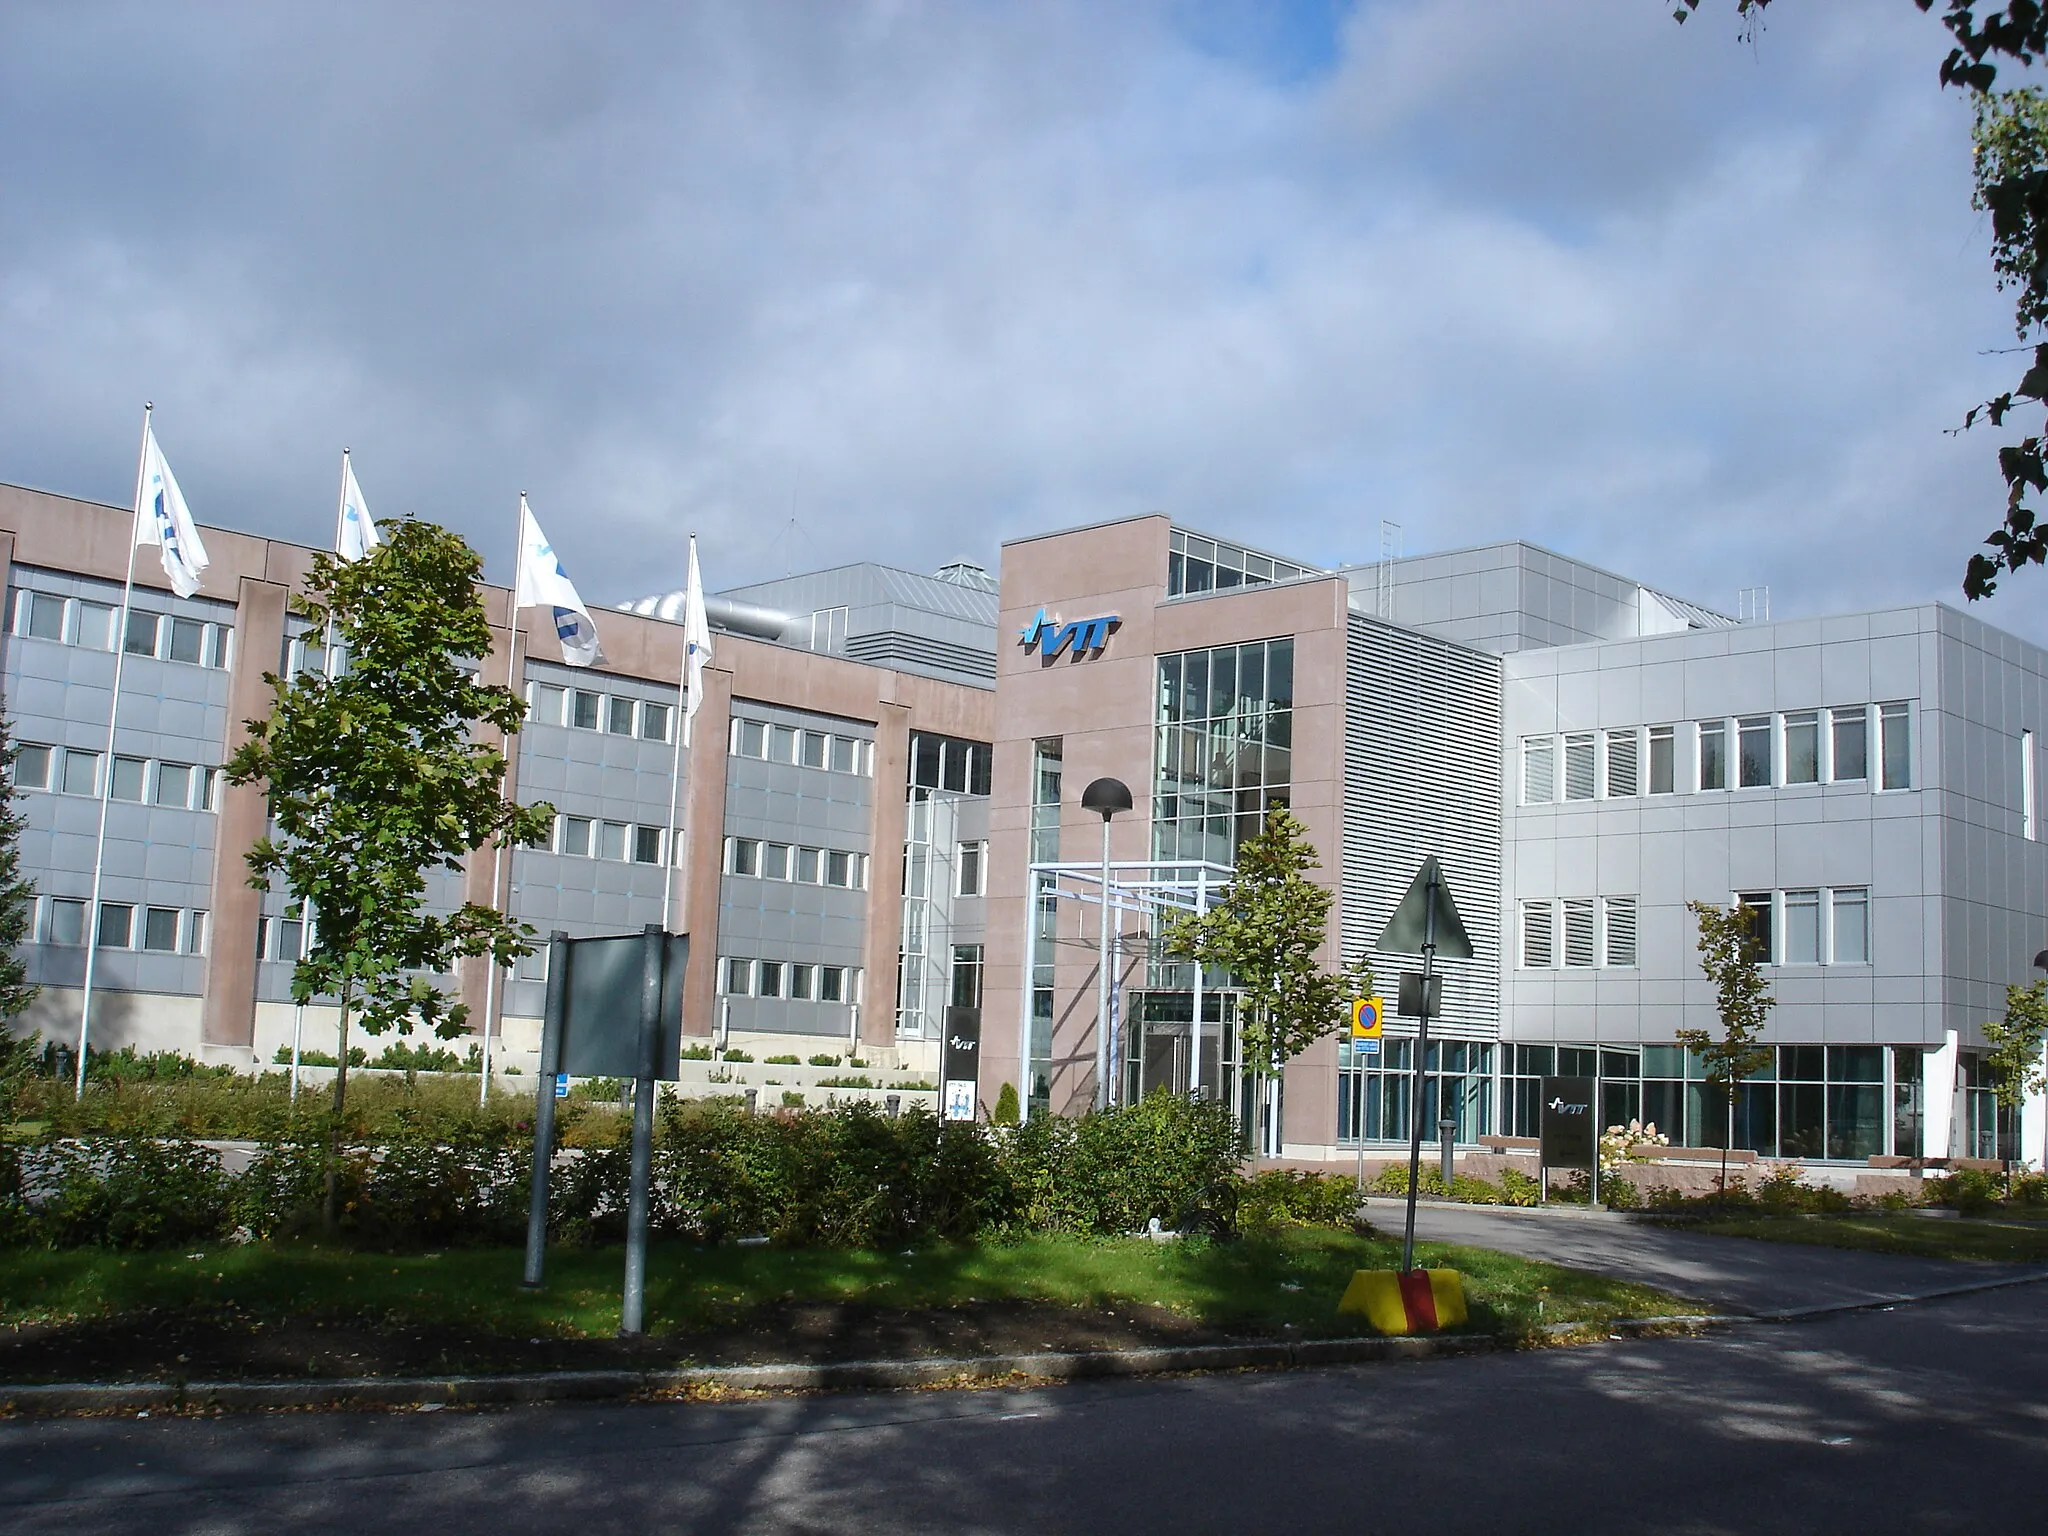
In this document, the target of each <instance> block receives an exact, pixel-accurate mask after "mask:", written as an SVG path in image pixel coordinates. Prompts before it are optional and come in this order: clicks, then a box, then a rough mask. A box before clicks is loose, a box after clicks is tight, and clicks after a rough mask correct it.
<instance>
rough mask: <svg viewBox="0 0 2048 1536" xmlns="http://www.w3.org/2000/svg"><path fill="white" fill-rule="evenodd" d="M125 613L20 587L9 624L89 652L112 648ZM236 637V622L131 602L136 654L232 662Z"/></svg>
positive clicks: (131, 643)
mask: <svg viewBox="0 0 2048 1536" xmlns="http://www.w3.org/2000/svg"><path fill="white" fill-rule="evenodd" d="M120 618H121V609H120V606H119V605H118V604H115V603H96V602H93V601H91V600H90V599H88V598H83V597H59V596H58V595H57V594H55V593H53V592H29V591H24V590H19V589H17V590H16V592H15V594H14V614H13V622H12V623H11V624H10V626H9V628H10V629H12V631H13V632H14V633H15V634H17V635H28V636H30V637H32V638H34V639H37V640H55V641H57V642H58V643H59V644H61V645H76V646H81V647H83V648H84V649H86V650H89V651H111V650H112V649H113V648H114V630H115V627H116V626H117V625H118V624H119V623H120ZM234 636H235V627H234V625H232V624H209V623H207V622H206V621H205V620H203V619H184V618H178V617H175V616H174V615H171V614H168V613H151V612H149V611H148V610H146V609H142V608H136V607H133V606H131V607H130V608H129V610H128V629H127V636H126V640H125V642H124V644H123V646H122V649H124V650H125V651H127V653H128V654H129V655H131V656H151V657H154V658H155V659H156V660H158V661H182V662H187V663H190V664H191V665H193V666H195V667H215V668H220V667H226V666H228V665H230V664H231V662H232V659H233V650H234Z"/></svg>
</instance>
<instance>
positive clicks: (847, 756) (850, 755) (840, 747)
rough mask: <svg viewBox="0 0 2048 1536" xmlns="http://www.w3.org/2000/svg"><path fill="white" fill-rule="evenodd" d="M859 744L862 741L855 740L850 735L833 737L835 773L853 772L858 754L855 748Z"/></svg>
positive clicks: (833, 769) (833, 768) (833, 767)
mask: <svg viewBox="0 0 2048 1536" xmlns="http://www.w3.org/2000/svg"><path fill="white" fill-rule="evenodd" d="M859 745H860V743H858V742H857V741H855V740H853V738H852V737H850V736H834V737H833V738H832V771H833V772H834V773H852V772H853V770H854V760H855V756H856V754H855V752H854V748H855V747H857V746H859Z"/></svg>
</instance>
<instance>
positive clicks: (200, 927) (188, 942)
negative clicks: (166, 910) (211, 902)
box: [185, 907, 206, 955]
mask: <svg viewBox="0 0 2048 1536" xmlns="http://www.w3.org/2000/svg"><path fill="white" fill-rule="evenodd" d="M185 953H186V954H188V955H203V954H205V953H206V911H205V909H204V908H200V907H195V908H194V909H193V910H192V912H191V913H190V914H189V915H188V916H187V917H186V920H185Z"/></svg>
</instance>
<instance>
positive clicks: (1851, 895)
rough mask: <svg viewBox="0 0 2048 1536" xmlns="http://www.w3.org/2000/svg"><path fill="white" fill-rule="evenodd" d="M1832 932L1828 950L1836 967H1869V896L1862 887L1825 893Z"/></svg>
mask: <svg viewBox="0 0 2048 1536" xmlns="http://www.w3.org/2000/svg"><path fill="white" fill-rule="evenodd" d="M1828 904H1829V909H1830V914H1831V916H1832V919H1833V922H1832V925H1831V926H1832V927H1833V929H1834V943H1833V946H1832V948H1831V949H1830V950H1829V955H1830V958H1832V959H1833V961H1834V963H1835V964H1836V965H1868V964H1870V892H1869V891H1868V890H1867V889H1863V888H1861V887H1858V888H1855V889H1849V890H1838V891H1830V892H1828Z"/></svg>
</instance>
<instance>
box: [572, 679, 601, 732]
mask: <svg viewBox="0 0 2048 1536" xmlns="http://www.w3.org/2000/svg"><path fill="white" fill-rule="evenodd" d="M603 703H604V695H603V694H601V693H589V692H586V691H585V690H583V689H581V688H576V689H572V690H571V691H570V694H569V724H570V725H572V726H574V727H575V728H576V729H577V730H579V731H594V730H596V729H597V717H598V711H599V708H600V707H601V706H602V705H603Z"/></svg>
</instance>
